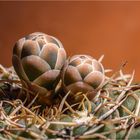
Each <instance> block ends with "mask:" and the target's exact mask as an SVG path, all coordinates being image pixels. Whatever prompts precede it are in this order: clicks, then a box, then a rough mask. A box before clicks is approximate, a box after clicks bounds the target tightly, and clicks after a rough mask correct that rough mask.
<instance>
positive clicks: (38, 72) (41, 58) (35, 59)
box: [12, 32, 66, 102]
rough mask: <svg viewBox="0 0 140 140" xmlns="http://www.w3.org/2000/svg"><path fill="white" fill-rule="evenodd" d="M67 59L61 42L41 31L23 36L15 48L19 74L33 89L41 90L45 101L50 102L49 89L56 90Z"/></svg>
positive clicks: (14, 52) (15, 63)
mask: <svg viewBox="0 0 140 140" xmlns="http://www.w3.org/2000/svg"><path fill="white" fill-rule="evenodd" d="M65 61H66V52H65V50H64V48H63V46H62V44H61V42H60V41H59V40H58V39H56V38H55V37H53V36H49V35H47V34H44V33H40V32H35V33H32V34H29V35H28V36H26V37H24V38H21V39H20V40H18V41H17V42H16V44H15V46H14V49H13V59H12V62H13V66H14V69H15V71H16V73H17V75H18V76H19V78H20V79H21V80H22V81H24V82H26V83H27V84H28V85H29V87H31V89H32V90H33V91H35V92H39V93H40V98H43V100H44V102H48V101H47V100H49V98H48V96H50V95H49V94H50V93H49V91H52V90H54V88H55V87H54V86H55V85H56V84H57V83H58V81H59V80H60V71H61V69H62V67H63V65H64V63H65ZM48 93H49V94H48ZM41 96H42V97H41Z"/></svg>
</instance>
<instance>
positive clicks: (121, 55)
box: [0, 1, 140, 81]
mask: <svg viewBox="0 0 140 140" xmlns="http://www.w3.org/2000/svg"><path fill="white" fill-rule="evenodd" d="M36 31H40V32H45V33H47V34H50V35H53V36H55V37H57V38H58V39H59V40H61V42H62V43H63V45H64V47H65V49H66V51H67V52H68V55H70V56H71V55H74V54H89V55H92V56H93V57H95V58H96V59H98V58H99V57H100V56H101V55H102V54H104V55H105V59H104V61H103V64H104V66H105V68H111V69H113V70H114V71H117V70H118V69H119V68H120V66H121V65H122V63H124V62H125V61H127V62H128V64H127V65H126V67H125V72H127V73H131V72H132V71H133V69H135V70H136V75H135V79H136V81H140V60H139V53H140V2H97V1H96V2H94V1H92V2H47V1H46V2H0V63H1V64H3V65H4V66H10V65H11V57H12V48H13V45H14V44H15V42H16V41H17V40H18V39H19V38H21V37H23V36H25V35H27V34H29V33H32V32H36Z"/></svg>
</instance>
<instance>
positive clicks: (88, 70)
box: [62, 55, 105, 102]
mask: <svg viewBox="0 0 140 140" xmlns="http://www.w3.org/2000/svg"><path fill="white" fill-rule="evenodd" d="M104 79H105V76H104V68H103V66H102V64H101V63H100V62H98V61H97V60H95V59H93V58H92V57H91V56H88V55H74V56H73V57H71V58H70V59H69V61H68V63H67V65H65V67H64V69H63V78H62V81H63V87H64V89H65V92H68V91H71V92H70V100H71V101H73V102H78V101H81V99H82V98H83V95H82V94H83V93H85V94H86V95H87V97H88V98H89V99H90V100H92V99H93V98H94V96H95V95H96V89H99V88H100V87H101V86H102V84H103V82H104Z"/></svg>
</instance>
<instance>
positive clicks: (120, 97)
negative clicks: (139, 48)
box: [116, 71, 135, 103]
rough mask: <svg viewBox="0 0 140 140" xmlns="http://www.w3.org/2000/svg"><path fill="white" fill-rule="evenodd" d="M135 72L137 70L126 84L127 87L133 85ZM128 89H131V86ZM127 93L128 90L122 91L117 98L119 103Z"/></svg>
mask: <svg viewBox="0 0 140 140" xmlns="http://www.w3.org/2000/svg"><path fill="white" fill-rule="evenodd" d="M134 74H135V71H133V73H132V76H131V79H130V81H129V82H128V84H127V85H126V87H129V86H130V85H131V83H132V81H133V79H134ZM128 90H129V88H128ZM125 93H126V91H122V93H121V94H120V95H119V97H118V98H117V100H116V103H119V102H120V100H121V99H122V98H123V96H124V95H125Z"/></svg>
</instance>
